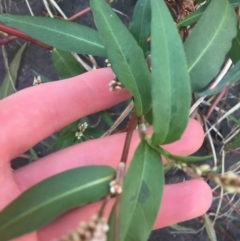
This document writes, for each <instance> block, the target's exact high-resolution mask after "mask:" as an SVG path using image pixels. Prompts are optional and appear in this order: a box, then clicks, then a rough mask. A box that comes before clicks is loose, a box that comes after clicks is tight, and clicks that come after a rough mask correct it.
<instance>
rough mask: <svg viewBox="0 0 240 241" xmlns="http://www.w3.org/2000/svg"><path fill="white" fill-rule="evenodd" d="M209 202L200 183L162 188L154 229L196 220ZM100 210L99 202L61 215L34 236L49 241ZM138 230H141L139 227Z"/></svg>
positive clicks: (205, 186) (208, 195)
mask: <svg viewBox="0 0 240 241" xmlns="http://www.w3.org/2000/svg"><path fill="white" fill-rule="evenodd" d="M196 190H197V191H196ZM211 202H212V192H211V189H210V187H209V186H208V185H207V184H206V183H205V182H204V181H201V180H191V181H186V182H183V183H178V184H171V185H166V186H165V188H164V195H163V200H162V205H161V209H160V211H159V213H158V217H157V220H156V222H155V226H154V229H158V228H162V227H165V226H169V225H171V224H175V223H178V222H182V221H186V220H189V219H192V218H196V217H199V216H200V215H202V214H204V213H205V212H206V211H207V210H208V209H209V207H210V205H211ZM112 205H113V200H111V203H110V205H108V206H107V208H106V211H105V216H106V217H108V216H109V214H110V210H111V207H112ZM100 207H101V202H98V203H94V204H90V205H87V206H85V207H82V208H79V209H75V210H74V211H71V212H69V213H67V214H65V215H63V216H62V217H60V218H59V219H57V220H56V221H55V222H53V223H52V224H50V225H48V226H46V227H45V228H43V229H41V230H40V231H39V232H38V238H39V241H50V240H52V239H54V238H57V237H60V236H62V235H64V234H66V233H68V232H69V231H71V230H73V229H74V228H77V226H78V225H79V222H81V221H88V220H89V219H90V218H91V216H92V215H94V214H96V213H97V212H98V211H99V209H100ZM139 229H141V224H140V225H139Z"/></svg>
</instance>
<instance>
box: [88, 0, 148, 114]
mask: <svg viewBox="0 0 240 241" xmlns="http://www.w3.org/2000/svg"><path fill="white" fill-rule="evenodd" d="M90 3H91V9H92V12H93V16H94V21H95V24H96V26H97V29H98V31H99V34H100V36H101V37H102V39H103V43H104V46H105V47H106V50H107V56H108V59H109V61H110V63H111V65H112V69H113V71H114V73H115V75H116V76H117V78H118V79H119V81H120V82H121V83H122V84H123V85H124V86H125V87H126V88H127V89H128V90H129V91H130V92H131V93H132V95H133V98H134V102H135V109H136V113H137V115H138V116H141V115H143V114H145V113H147V112H148V111H149V110H150V108H151V75H150V71H149V69H148V66H147V64H146V61H145V59H144V54H143V51H142V49H141V48H140V47H139V46H138V44H137V42H136V40H135V39H134V38H133V36H132V35H131V33H130V32H129V31H128V29H127V28H126V27H125V25H123V23H122V22H121V21H120V19H119V18H118V16H117V15H116V14H115V12H114V11H113V10H112V9H111V7H110V6H109V5H108V4H107V3H106V2H105V1H102V0H91V1H90ZM136 56H137V57H136Z"/></svg>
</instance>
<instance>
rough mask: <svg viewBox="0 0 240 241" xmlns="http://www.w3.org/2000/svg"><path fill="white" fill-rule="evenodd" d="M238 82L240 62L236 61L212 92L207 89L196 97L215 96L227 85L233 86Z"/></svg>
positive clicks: (239, 78)
mask: <svg viewBox="0 0 240 241" xmlns="http://www.w3.org/2000/svg"><path fill="white" fill-rule="evenodd" d="M239 80H240V61H238V62H237V63H236V64H235V65H234V67H233V68H231V69H230V70H229V71H228V73H227V74H226V75H225V76H224V77H223V78H222V80H221V81H220V83H219V84H218V85H217V86H216V87H215V88H214V89H212V90H210V89H208V90H205V91H203V92H200V93H197V96H199V97H200V96H205V95H215V94H217V93H219V92H221V91H222V90H223V89H224V87H225V86H226V85H227V84H234V83H236V82H237V81H239Z"/></svg>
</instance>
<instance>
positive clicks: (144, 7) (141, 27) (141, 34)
mask: <svg viewBox="0 0 240 241" xmlns="http://www.w3.org/2000/svg"><path fill="white" fill-rule="evenodd" d="M147 4H148V3H147V1H146V2H145V4H144V6H143V11H142V12H143V14H142V17H141V24H140V39H139V41H140V40H142V36H143V31H142V30H143V22H144V21H143V20H144V16H145V14H144V13H145V9H146V6H147ZM146 41H147V40H146Z"/></svg>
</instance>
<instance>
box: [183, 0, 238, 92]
mask: <svg viewBox="0 0 240 241" xmlns="http://www.w3.org/2000/svg"><path fill="white" fill-rule="evenodd" d="M236 24H237V18H236V14H235V12H234V9H233V7H232V6H231V5H230V3H229V2H228V1H227V0H212V1H211V2H210V4H209V5H208V8H207V9H206V11H205V12H204V14H203V15H202V17H201V19H200V20H199V22H198V23H197V25H196V27H195V28H194V29H193V30H192V32H191V34H190V35H189V37H188V38H187V40H186V41H185V44H184V46H185V52H186V56H187V62H188V68H189V73H190V77H191V84H192V91H193V92H195V91H198V90H200V89H202V88H203V87H204V86H206V85H207V84H208V83H209V82H210V81H211V80H212V79H213V78H214V77H215V76H216V75H217V74H218V72H219V70H220V68H221V65H222V64H223V61H224V59H225V57H226V54H227V53H228V51H229V49H230V47H231V43H232V39H233V38H234V37H235V36H236V29H237V28H236Z"/></svg>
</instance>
